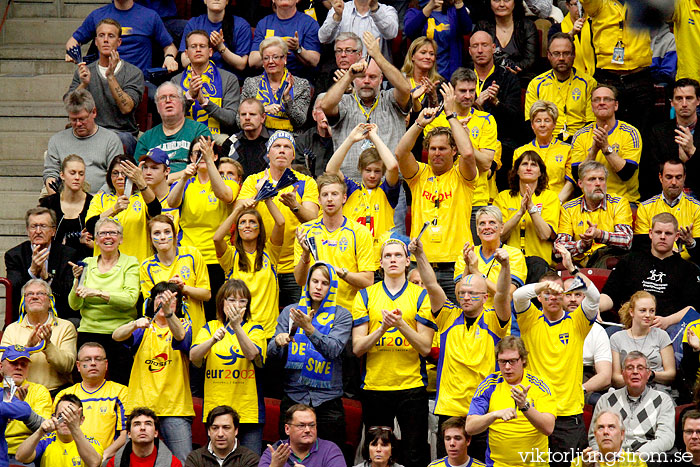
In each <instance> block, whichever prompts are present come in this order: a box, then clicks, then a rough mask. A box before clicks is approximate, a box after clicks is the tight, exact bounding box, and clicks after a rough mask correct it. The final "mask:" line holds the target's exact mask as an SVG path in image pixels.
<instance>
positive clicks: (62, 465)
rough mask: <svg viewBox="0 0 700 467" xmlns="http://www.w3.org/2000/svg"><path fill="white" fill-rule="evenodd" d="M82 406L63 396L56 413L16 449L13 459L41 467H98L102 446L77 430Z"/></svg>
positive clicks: (76, 399)
mask: <svg viewBox="0 0 700 467" xmlns="http://www.w3.org/2000/svg"><path fill="white" fill-rule="evenodd" d="M84 420H85V417H83V403H82V402H81V401H80V399H78V398H77V397H76V396H74V395H73V394H66V395H65V396H63V397H62V398H61V399H60V400H59V401H58V404H57V405H56V412H55V413H54V414H53V416H52V417H51V418H48V419H46V420H44V422H43V423H42V424H41V427H40V428H39V429H38V430H37V431H35V432H34V433H33V434H32V435H31V436H29V438H27V439H26V440H25V441H24V442H23V443H22V444H21V445H20V446H19V448H17V455H16V459H17V460H18V461H20V462H25V463H29V462H34V463H35V464H36V465H39V466H40V467H75V466H85V467H98V466H99V465H100V463H101V462H102V446H100V443H99V442H98V441H96V440H95V439H94V438H92V437H89V436H87V435H85V434H84V433H83V430H81V429H80V425H82V424H83V421H84Z"/></svg>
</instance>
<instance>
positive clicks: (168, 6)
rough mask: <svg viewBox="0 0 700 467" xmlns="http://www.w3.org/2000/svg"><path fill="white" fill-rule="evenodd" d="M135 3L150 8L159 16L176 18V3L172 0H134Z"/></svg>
mask: <svg viewBox="0 0 700 467" xmlns="http://www.w3.org/2000/svg"><path fill="white" fill-rule="evenodd" d="M136 3H138V4H139V5H143V6H145V7H146V8H150V9H151V10H153V11H155V12H156V13H158V16H160V17H161V18H177V5H175V1H174V0H136Z"/></svg>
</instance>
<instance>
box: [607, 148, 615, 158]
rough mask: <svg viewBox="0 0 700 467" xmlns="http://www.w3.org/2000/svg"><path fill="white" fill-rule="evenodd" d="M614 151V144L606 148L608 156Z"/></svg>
mask: <svg viewBox="0 0 700 467" xmlns="http://www.w3.org/2000/svg"><path fill="white" fill-rule="evenodd" d="M614 152H615V148H613V147H612V146H608V147H607V148H605V155H606V156H609V155H611V154H612V153H614Z"/></svg>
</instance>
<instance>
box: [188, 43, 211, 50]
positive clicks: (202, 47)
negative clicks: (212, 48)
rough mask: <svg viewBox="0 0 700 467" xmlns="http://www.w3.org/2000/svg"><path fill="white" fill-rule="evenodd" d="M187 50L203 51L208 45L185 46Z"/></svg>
mask: <svg viewBox="0 0 700 467" xmlns="http://www.w3.org/2000/svg"><path fill="white" fill-rule="evenodd" d="M187 48H188V49H194V50H197V49H202V50H204V49H208V48H209V44H190V45H188V46H187Z"/></svg>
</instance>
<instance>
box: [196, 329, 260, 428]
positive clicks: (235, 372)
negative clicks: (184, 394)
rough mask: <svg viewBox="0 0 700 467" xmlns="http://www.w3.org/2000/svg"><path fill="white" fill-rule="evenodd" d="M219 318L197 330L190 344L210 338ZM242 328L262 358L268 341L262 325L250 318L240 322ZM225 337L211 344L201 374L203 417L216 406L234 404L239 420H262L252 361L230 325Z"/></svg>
mask: <svg viewBox="0 0 700 467" xmlns="http://www.w3.org/2000/svg"><path fill="white" fill-rule="evenodd" d="M222 326H223V324H221V322H220V321H218V320H214V321H209V322H208V323H207V324H205V325H204V327H203V328H202V329H200V330H199V332H198V333H197V337H196V339H195V340H194V342H193V343H192V347H193V348H194V346H196V345H200V344H202V343H204V342H205V341H207V340H208V339H211V336H213V335H214V333H215V332H216V331H217V330H218V329H219V328H220V327H222ZM241 327H242V328H243V331H244V332H245V333H246V335H247V336H248V337H249V338H250V340H252V341H253V343H254V344H255V346H256V347H257V348H258V350H260V356H261V362H264V361H265V355H266V354H267V342H266V339H265V332H264V331H263V328H262V326H260V325H259V324H257V323H254V322H252V321H248V322H246V323H243V324H242V326H241ZM225 331H226V333H225V334H224V338H223V339H221V340H220V341H219V342H217V343H216V344H214V345H213V346H212V348H211V350H209V353H208V354H207V356H206V372H205V373H204V408H203V410H202V414H203V419H204V420H205V421H206V419H207V414H208V413H209V412H210V411H211V409H213V408H214V407H217V406H219V405H228V406H231V407H233V408H234V409H235V410H236V412H238V415H240V417H241V423H264V422H265V412H264V411H263V410H261V408H262V407H264V404H263V397H262V393H261V392H259V391H258V384H259V383H260V381H259V380H258V379H257V374H256V370H257V368H256V367H255V364H254V363H253V362H251V361H250V360H248V359H247V358H245V355H244V354H243V350H241V345H240V344H239V343H238V337H237V336H236V333H235V332H234V331H233V329H231V328H230V327H229V326H226V328H225Z"/></svg>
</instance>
